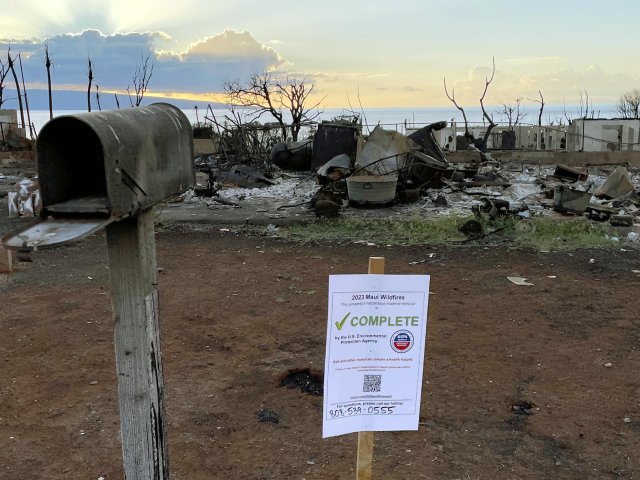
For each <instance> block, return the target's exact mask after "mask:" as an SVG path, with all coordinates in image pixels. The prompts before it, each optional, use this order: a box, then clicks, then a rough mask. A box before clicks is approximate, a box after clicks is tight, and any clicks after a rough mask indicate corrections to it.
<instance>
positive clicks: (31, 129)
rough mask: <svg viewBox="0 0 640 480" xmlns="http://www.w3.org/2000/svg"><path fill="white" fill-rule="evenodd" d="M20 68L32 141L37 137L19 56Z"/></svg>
mask: <svg viewBox="0 0 640 480" xmlns="http://www.w3.org/2000/svg"><path fill="white" fill-rule="evenodd" d="M18 66H19V67H20V78H21V79H22V91H23V92H24V106H25V107H26V108H27V122H29V137H30V138H31V140H33V138H34V137H35V132H34V130H33V125H32V124H31V112H30V111H29V97H28V96H27V87H26V85H25V83H24V70H22V57H21V56H20V54H18Z"/></svg>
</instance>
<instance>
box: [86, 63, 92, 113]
mask: <svg viewBox="0 0 640 480" xmlns="http://www.w3.org/2000/svg"><path fill="white" fill-rule="evenodd" d="M92 81H93V68H92V66H91V59H89V86H88V87H87V111H88V112H90V111H91V82H92Z"/></svg>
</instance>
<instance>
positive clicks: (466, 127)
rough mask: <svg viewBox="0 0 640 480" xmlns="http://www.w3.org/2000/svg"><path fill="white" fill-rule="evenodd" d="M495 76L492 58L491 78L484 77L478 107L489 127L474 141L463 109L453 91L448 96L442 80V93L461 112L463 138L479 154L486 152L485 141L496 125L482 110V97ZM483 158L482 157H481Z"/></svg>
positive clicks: (494, 64) (494, 65)
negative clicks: (476, 149) (480, 108)
mask: <svg viewBox="0 0 640 480" xmlns="http://www.w3.org/2000/svg"><path fill="white" fill-rule="evenodd" d="M495 74H496V60H495V57H494V58H493V69H492V70H491V76H490V77H488V76H486V77H485V80H484V91H483V92H482V96H481V97H480V106H481V107H482V116H483V118H484V119H486V120H487V122H489V126H488V127H487V130H486V132H485V133H484V136H483V137H482V139H476V138H475V136H474V135H473V133H471V132H470V131H469V122H468V120H467V115H466V113H465V111H464V109H463V108H462V107H461V106H460V105H458V103H457V102H456V97H455V91H454V89H451V95H449V91H448V90H447V79H446V78H445V79H444V92H445V94H446V95H447V98H448V99H449V100H451V102H452V103H453V104H454V105H455V107H456V108H457V109H458V110H460V112H462V117H463V118H464V136H465V138H466V139H467V140H469V141H471V143H472V144H473V145H474V146H475V147H476V148H478V150H480V152H481V153H483V154H484V152H486V150H487V140H488V139H489V136H490V135H491V130H493V128H494V127H495V126H496V124H495V123H494V122H493V118H492V117H491V116H490V115H489V114H488V113H487V110H486V109H485V108H484V97H485V96H486V95H487V90H488V89H489V85H490V84H491V82H492V81H493V77H494V76H495ZM483 157H484V155H483Z"/></svg>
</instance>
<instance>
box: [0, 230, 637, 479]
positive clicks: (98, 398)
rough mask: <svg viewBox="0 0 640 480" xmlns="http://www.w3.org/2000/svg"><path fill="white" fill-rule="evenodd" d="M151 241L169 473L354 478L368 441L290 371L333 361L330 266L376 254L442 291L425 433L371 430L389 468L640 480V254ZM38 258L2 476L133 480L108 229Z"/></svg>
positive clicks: (0, 318)
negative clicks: (122, 419)
mask: <svg viewBox="0 0 640 480" xmlns="http://www.w3.org/2000/svg"><path fill="white" fill-rule="evenodd" d="M156 242H157V256H158V267H159V268H160V269H161V270H160V272H161V273H160V274H159V292H160V322H161V337H162V341H163V345H162V355H163V361H164V371H165V393H166V406H167V419H168V438H169V456H170V468H171V474H172V478H173V479H178V480H180V479H182V480H198V479H251V480H260V479H296V480H300V479H306V480H311V479H345V478H355V470H354V469H355V455H356V435H355V434H354V435H345V436H340V437H334V438H331V439H327V440H323V439H322V438H321V411H322V397H320V396H312V395H309V394H307V393H304V392H302V391H300V390H296V389H288V388H283V387H281V385H280V382H281V380H282V378H283V377H284V376H285V375H286V374H287V373H288V372H289V371H290V370H293V369H306V368H308V369H310V371H311V372H312V373H318V374H322V370H323V364H324V345H325V335H326V308H327V282H328V278H327V277H328V275H330V274H341V273H365V272H366V270H367V262H368V257H369V256H384V257H386V259H387V267H386V272H387V273H395V274H430V275H431V291H432V295H431V297H430V310H429V323H428V327H427V335H428V340H427V354H426V359H425V370H424V386H423V398H422V409H421V421H420V430H419V431H417V432H395V433H391V432H379V433H376V435H375V450H374V469H373V476H374V479H418V478H428V479H456V478H457V479H528V478H530V479H543V478H548V479H550V478H554V479H590V478H594V479H596V478H597V479H601V478H602V479H604V478H616V479H618V478H624V479H633V478H640V375H639V373H638V372H639V371H640V355H639V349H640V319H639V316H638V313H637V310H638V307H637V305H638V303H637V299H636V296H637V290H638V289H639V288H640V278H638V275H637V274H636V273H634V272H632V270H635V269H640V259H639V257H638V252H637V251H631V250H629V251H624V250H620V249H618V250H601V251H600V250H598V251H577V252H559V253H535V252H530V251H522V250H510V249H509V248H507V247H504V246H499V247H496V246H477V245H476V246H474V247H471V248H456V249H448V248H427V247H415V248H414V247H412V248H393V249H391V248H384V247H365V246H361V245H343V246H312V245H305V246H300V245H295V244H291V243H286V242H284V241H282V240H279V239H274V238H266V237H255V236H253V237H251V236H245V235H243V234H240V233H233V231H232V232H230V233H221V232H218V231H217V229H213V231H212V232H209V233H207V232H180V231H163V232H159V233H158V234H157V235H156ZM430 253H435V255H433V256H432V257H430V256H429V254H430ZM590 259H594V260H593V262H590ZM33 260H34V261H33V263H19V264H17V270H16V271H15V272H14V273H12V274H10V275H8V276H3V277H2V276H0V280H1V282H0V310H1V315H0V330H1V331H2V336H3V338H2V341H1V342H0V361H1V362H2V369H1V370H0V478H2V479H11V480H18V479H25V480H26V479H28V480H32V479H45V478H46V479H65V480H67V479H94V480H95V479H98V478H99V477H103V478H104V479H106V480H111V479H121V478H123V472H122V459H121V446H120V439H119V415H118V411H117V387H116V376H115V360H114V348H113V323H112V322H113V321H112V317H111V303H110V296H109V271H108V268H107V260H106V242H105V239H104V235H97V236H94V237H90V238H89V239H87V240H84V241H82V242H80V243H78V244H76V245H72V246H68V247H64V248H58V249H53V250H49V251H41V252H37V253H35V254H34V255H33ZM421 260H426V261H425V262H423V263H419V264H414V265H412V264H410V262H413V261H421ZM514 275H518V276H523V277H526V278H527V279H528V280H529V281H530V282H531V283H533V284H534V285H533V286H517V285H514V284H512V283H510V282H509V281H508V280H507V278H506V277H507V276H514ZM549 276H555V278H549ZM609 364H610V366H607V365H609ZM96 382H97V383H96ZM265 410H268V411H271V412H275V413H276V414H277V415H278V416H279V423H272V422H261V421H260V420H259V414H260V412H261V411H262V412H263V413H264V411H265Z"/></svg>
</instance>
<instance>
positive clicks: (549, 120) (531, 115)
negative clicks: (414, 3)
mask: <svg viewBox="0 0 640 480" xmlns="http://www.w3.org/2000/svg"><path fill="white" fill-rule="evenodd" d="M501 108H502V107H501V106H497V105H494V106H488V107H487V113H489V114H490V115H493V120H494V122H496V123H506V118H505V117H504V115H503V114H501V113H500V110H501ZM521 108H522V111H524V113H525V117H524V118H523V119H522V121H521V122H520V123H521V124H523V125H537V124H538V112H539V107H538V106H535V105H534V106H529V105H526V106H524V107H521ZM592 108H593V111H594V112H595V115H596V117H603V118H607V117H613V116H615V113H614V108H615V107H614V105H594V106H593V107H592ZM464 110H465V113H466V114H467V120H468V121H469V123H470V124H471V125H482V124H483V123H484V122H483V118H482V110H481V108H480V107H479V106H478V107H464ZM79 112H80V111H77V110H58V111H54V116H58V115H65V114H72V113H79ZM183 112H184V113H185V115H186V116H187V118H188V119H189V120H190V121H191V122H192V123H196V122H197V121H200V122H203V121H204V120H205V118H204V117H205V114H207V112H206V111H204V109H201V108H200V109H197V110H196V109H183ZM355 113H356V114H358V115H360V116H361V118H362V123H363V129H364V131H365V133H367V132H368V131H371V130H373V128H374V127H375V126H376V125H380V126H382V127H383V128H386V129H388V130H397V131H399V132H404V130H405V128H406V127H409V128H411V127H421V126H424V125H428V124H429V123H433V122H438V121H441V120H446V121H447V122H451V121H455V122H457V123H458V126H463V125H464V120H463V117H462V113H461V112H460V111H459V110H457V109H456V108H455V107H453V106H452V107H416V108H367V109H364V110H363V111H362V110H360V111H356V112H355ZM565 113H566V115H565ZM30 114H31V123H32V124H33V125H34V126H35V130H36V133H37V132H39V131H40V129H41V128H42V127H43V126H44V124H45V123H46V122H47V121H48V120H49V111H48V110H33V111H31V112H30ZM213 114H214V115H215V117H216V119H217V120H218V122H220V123H224V117H225V115H228V114H229V112H228V110H226V109H223V108H215V109H213ZM352 114H353V113H352V112H350V111H349V110H347V109H337V108H327V109H324V110H323V111H322V112H321V114H320V116H319V117H318V118H317V119H316V121H322V120H331V119H333V118H336V117H339V116H342V115H352ZM208 116H210V113H209V114H208ZM566 116H569V118H578V117H579V107H578V106H577V105H571V106H563V105H549V106H547V105H545V107H544V111H543V115H542V124H543V125H552V124H553V125H560V124H564V125H566V124H567V123H568V121H567V119H566ZM25 119H26V114H25ZM261 120H262V121H263V122H268V121H271V120H272V119H271V118H270V117H269V116H267V115H266V114H265V115H264V116H263V118H262V119H261Z"/></svg>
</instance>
